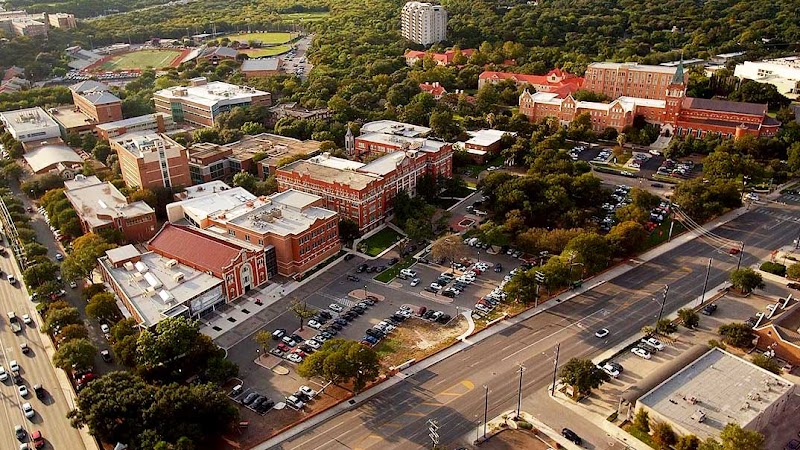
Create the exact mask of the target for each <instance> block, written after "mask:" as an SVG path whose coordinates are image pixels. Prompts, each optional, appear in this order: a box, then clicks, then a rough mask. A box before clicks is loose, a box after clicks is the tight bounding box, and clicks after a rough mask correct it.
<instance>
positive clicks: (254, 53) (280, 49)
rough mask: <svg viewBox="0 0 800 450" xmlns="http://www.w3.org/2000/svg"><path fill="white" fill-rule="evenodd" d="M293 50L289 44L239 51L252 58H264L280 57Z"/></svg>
mask: <svg viewBox="0 0 800 450" xmlns="http://www.w3.org/2000/svg"><path fill="white" fill-rule="evenodd" d="M291 49H292V46H291V45H288V44H287V45H276V46H274V47H264V48H248V49H244V50H239V51H240V52H242V53H244V54H246V55H247V56H249V57H251V58H263V57H265V56H275V55H280V54H281V53H286V52H288V51H289V50H291Z"/></svg>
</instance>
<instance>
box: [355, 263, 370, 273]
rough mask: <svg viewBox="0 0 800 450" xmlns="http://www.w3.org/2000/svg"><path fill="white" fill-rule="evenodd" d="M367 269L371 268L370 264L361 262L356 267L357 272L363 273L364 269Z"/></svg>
mask: <svg viewBox="0 0 800 450" xmlns="http://www.w3.org/2000/svg"><path fill="white" fill-rule="evenodd" d="M367 269H369V266H368V265H366V264H361V265H360V266H358V267H357V268H356V272H358V273H362V272H364V271H365V270H367Z"/></svg>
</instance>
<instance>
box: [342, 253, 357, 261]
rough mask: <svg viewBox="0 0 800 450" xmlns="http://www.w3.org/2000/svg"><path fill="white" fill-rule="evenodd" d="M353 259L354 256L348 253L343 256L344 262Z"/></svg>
mask: <svg viewBox="0 0 800 450" xmlns="http://www.w3.org/2000/svg"><path fill="white" fill-rule="evenodd" d="M355 257H356V255H354V254H352V253H348V254H346V255H344V260H345V261H350V260H351V259H353V258H355Z"/></svg>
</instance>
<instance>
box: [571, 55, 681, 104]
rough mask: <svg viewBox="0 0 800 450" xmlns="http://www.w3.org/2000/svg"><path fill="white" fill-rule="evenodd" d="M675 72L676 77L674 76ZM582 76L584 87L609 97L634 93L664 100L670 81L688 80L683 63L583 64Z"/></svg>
mask: <svg viewBox="0 0 800 450" xmlns="http://www.w3.org/2000/svg"><path fill="white" fill-rule="evenodd" d="M678 70H680V73H679V74H678ZM676 74H677V75H676ZM676 76H677V77H678V80H676V79H675V77H676ZM583 77H584V82H583V88H584V89H586V90H588V91H592V92H596V93H598V94H603V95H605V96H606V97H608V98H610V99H616V98H619V97H636V98H648V99H654V100H664V99H666V92H667V87H668V86H669V85H670V84H673V83H674V82H675V81H679V84H686V83H687V82H688V81H689V77H688V75H686V74H684V72H683V66H682V65H681V66H679V67H669V66H649V65H642V64H639V63H611V62H598V63H592V64H589V67H587V68H586V73H585V74H584V76H583Z"/></svg>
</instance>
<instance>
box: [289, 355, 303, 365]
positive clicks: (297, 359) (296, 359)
mask: <svg viewBox="0 0 800 450" xmlns="http://www.w3.org/2000/svg"><path fill="white" fill-rule="evenodd" d="M286 359H288V360H289V361H291V362H293V363H297V364H300V363H301V362H303V358H302V357H301V356H300V355H298V354H297V353H289V354H288V355H286Z"/></svg>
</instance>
